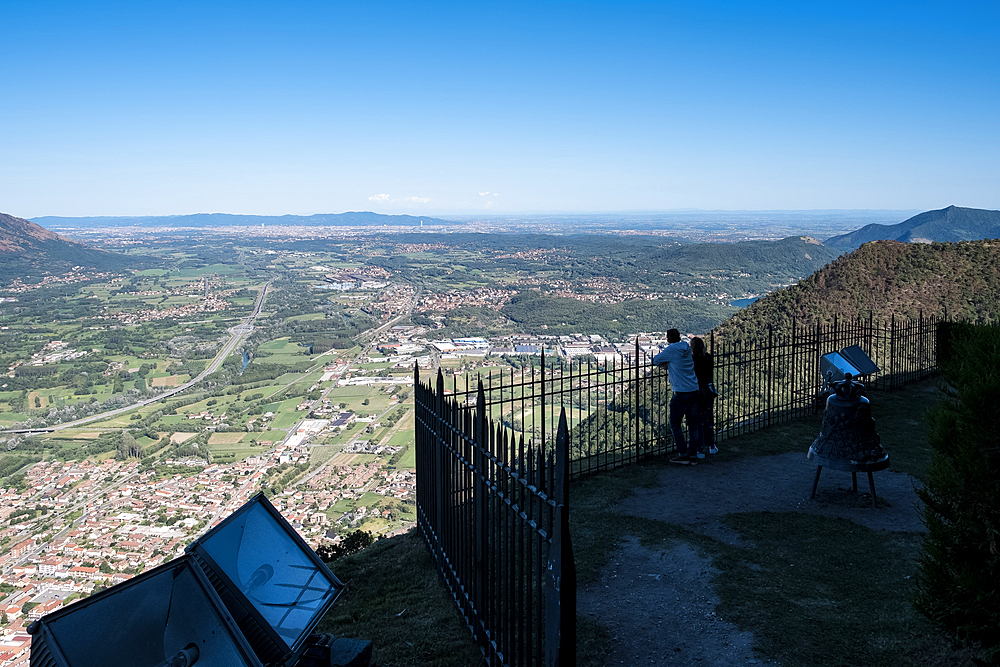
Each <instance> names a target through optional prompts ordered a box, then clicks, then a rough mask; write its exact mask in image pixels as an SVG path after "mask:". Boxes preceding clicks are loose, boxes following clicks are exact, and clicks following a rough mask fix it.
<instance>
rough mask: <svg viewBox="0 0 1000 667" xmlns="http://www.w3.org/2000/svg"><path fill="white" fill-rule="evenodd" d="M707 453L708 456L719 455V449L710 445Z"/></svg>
mask: <svg viewBox="0 0 1000 667" xmlns="http://www.w3.org/2000/svg"><path fill="white" fill-rule="evenodd" d="M708 453H709V454H718V453H719V448H718V447H716V446H715V445H712V446H711V447H709V448H708Z"/></svg>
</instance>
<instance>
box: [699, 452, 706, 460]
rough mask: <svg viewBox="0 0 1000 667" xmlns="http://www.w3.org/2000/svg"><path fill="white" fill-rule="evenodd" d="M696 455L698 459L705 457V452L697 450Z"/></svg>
mask: <svg viewBox="0 0 1000 667" xmlns="http://www.w3.org/2000/svg"><path fill="white" fill-rule="evenodd" d="M697 457H698V458H699V459H703V458H705V452H698V453H697Z"/></svg>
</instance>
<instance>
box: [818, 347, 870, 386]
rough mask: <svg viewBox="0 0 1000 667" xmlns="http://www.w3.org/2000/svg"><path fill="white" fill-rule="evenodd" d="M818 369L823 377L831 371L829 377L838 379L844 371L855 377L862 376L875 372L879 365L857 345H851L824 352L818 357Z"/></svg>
mask: <svg viewBox="0 0 1000 667" xmlns="http://www.w3.org/2000/svg"><path fill="white" fill-rule="evenodd" d="M819 370H820V373H821V374H822V375H823V377H827V373H828V372H830V371H832V372H833V376H832V378H831V379H832V380H834V381H840V380H843V379H844V375H845V374H846V373H850V374H851V376H852V377H855V378H857V377H864V376H866V375H871V374H872V373H877V372H878V371H879V367H878V366H877V365H875V362H874V361H872V360H871V359H870V358H869V357H868V355H867V354H865V351H864V350H862V349H861V348H860V347H859V346H857V345H851V346H850V347H845V348H844V349H842V350H841V351H840V352H831V353H829V354H824V355H823V356H822V357H821V358H820V364H819Z"/></svg>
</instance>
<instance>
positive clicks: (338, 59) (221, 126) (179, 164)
mask: <svg viewBox="0 0 1000 667" xmlns="http://www.w3.org/2000/svg"><path fill="white" fill-rule="evenodd" d="M998 19H1000V5H998V4H997V3H995V2H971V3H962V4H961V5H952V4H948V3H919V4H908V5H902V4H900V5H896V4H889V3H882V2H878V3H865V4H862V3H839V4H836V5H827V4H824V5H819V4H812V3H810V4H805V5H801V6H799V5H792V6H789V5H787V4H785V3H776V2H765V3H725V4H724V5H722V6H719V5H710V4H707V3H705V4H700V3H699V4H695V5H692V4H689V3H674V2H655V3H626V4H622V3H614V4H611V3H606V2H594V3H587V4H576V3H553V2H546V3H540V4H535V3H532V4H528V3H515V4H505V5H504V6H503V7H493V6H480V5H467V4H463V3H435V4H434V5H433V6H427V5H425V4H423V3H401V2H398V3H397V2H392V3H390V2H380V3H337V4H336V5H327V4H323V3H314V2H293V3H285V4H282V6H280V7H278V6H270V5H268V4H267V3H259V2H241V3H235V2H213V3H211V4H210V5H209V6H204V5H203V4H201V3H192V2H179V3H170V4H169V5H159V6H150V5H145V4H140V3H112V2H94V3H87V4H84V5H81V4H76V3H68V2H46V1H42V2H23V1H20V0H16V1H13V2H7V3H3V4H2V5H0V25H3V26H4V27H5V53H4V57H3V62H2V66H0V87H2V88H3V90H4V91H5V93H6V101H5V104H4V105H3V107H2V108H0V154H2V155H3V156H4V158H5V159H3V160H0V210H2V211H4V212H6V213H10V214H12V215H15V216H18V217H23V218H36V217H40V216H132V215H178V214H188V213H195V212H208V213H214V212H222V213H239V214H257V215H282V214H304V215H308V214H312V213H335V212H341V211H365V210H370V211H375V212H379V213H390V214H395V213H408V214H413V215H444V216H447V215H468V214H478V213H486V212H496V213H503V214H525V213H547V214H552V213H574V212H579V213H584V212H586V213H600V212H638V211H667V212H669V211H684V210H692V209H696V210H704V211H720V210H722V211H724V210H737V211H748V210H765V211H781V210H803V211H806V210H830V209H833V210H859V209H881V210H901V211H916V210H928V209H939V208H943V207H945V206H948V205H951V204H955V205H958V206H963V207H973V208H985V209H1000V189H998V188H997V184H998V183H1000V123H998V117H997V111H996V110H997V109H998V108H1000V104H998V102H1000V27H998V26H1000V20H998Z"/></svg>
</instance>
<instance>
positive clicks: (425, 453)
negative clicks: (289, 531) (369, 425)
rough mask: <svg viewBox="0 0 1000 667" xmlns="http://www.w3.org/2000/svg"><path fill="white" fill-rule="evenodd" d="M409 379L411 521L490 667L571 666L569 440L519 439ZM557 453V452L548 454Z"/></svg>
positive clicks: (482, 398)
mask: <svg viewBox="0 0 1000 667" xmlns="http://www.w3.org/2000/svg"><path fill="white" fill-rule="evenodd" d="M436 385H437V387H436V390H435V389H432V388H431V387H430V386H425V385H423V384H421V382H420V378H419V373H418V372H417V371H416V370H415V371H414V390H415V391H414V404H415V409H416V424H417V426H416V438H415V446H416V469H417V481H418V483H417V523H418V525H419V527H420V530H421V533H422V534H423V536H424V539H425V540H426V542H427V544H428V546H429V547H430V550H431V552H432V554H433V556H434V558H435V560H436V562H437V567H438V569H439V570H440V572H441V574H442V575H443V576H444V580H445V583H446V584H447V586H448V589H449V590H450V591H451V594H452V596H453V597H454V598H455V601H456V603H457V604H458V607H459V609H460V610H461V612H462V615H463V616H464V617H465V620H466V623H467V624H468V626H469V629H470V630H471V631H472V634H473V637H474V638H475V640H476V643H477V644H478V645H479V647H480V649H481V650H482V651H483V655H484V657H485V658H486V659H487V661H488V663H489V664H490V665H543V664H544V665H549V666H553V667H554V666H556V665H565V666H570V665H574V664H575V662H576V661H575V651H576V573H575V569H574V563H573V550H572V547H571V545H570V539H569V506H568V505H569V503H568V498H569V496H568V482H569V459H568V451H569V447H568V438H569V432H568V428H567V425H566V419H565V415H564V414H563V415H561V416H560V419H559V422H558V424H557V427H556V437H555V442H554V443H552V442H550V443H549V444H550V448H549V449H546V448H545V443H544V442H541V443H533V442H526V441H525V438H524V436H523V435H521V436H516V437H514V436H512V434H511V433H510V431H509V430H508V429H506V428H504V427H503V426H499V425H494V424H493V422H492V421H491V420H490V419H489V418H488V416H487V408H486V395H485V392H484V391H483V388H482V387H481V386H480V388H479V390H478V392H477V394H476V396H477V400H476V404H475V409H474V410H470V409H468V406H467V405H460V404H459V403H457V402H456V401H455V400H454V399H453V398H450V397H447V396H446V395H445V391H444V377H443V376H442V375H441V373H440V371H439V372H438V376H437V382H436ZM552 444H554V447H552V446H551V445H552Z"/></svg>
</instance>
